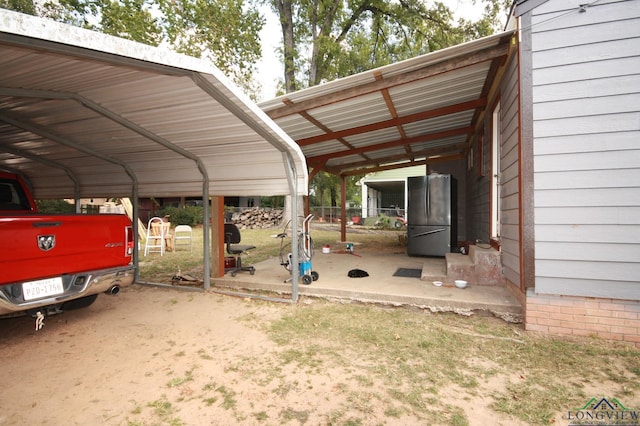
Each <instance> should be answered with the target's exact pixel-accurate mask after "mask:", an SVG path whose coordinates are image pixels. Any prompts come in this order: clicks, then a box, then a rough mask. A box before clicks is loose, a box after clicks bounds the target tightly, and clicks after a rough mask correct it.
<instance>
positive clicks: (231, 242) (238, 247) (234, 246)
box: [224, 223, 256, 277]
mask: <svg viewBox="0 0 640 426" xmlns="http://www.w3.org/2000/svg"><path fill="white" fill-rule="evenodd" d="M240 240H241V237H240V230H239V229H238V227H237V226H236V225H235V224H233V223H225V224H224V242H225V243H226V245H227V253H229V254H230V255H231V256H233V257H234V258H235V260H236V266H234V267H231V268H227V269H225V271H224V272H225V274H226V273H227V272H231V276H232V277H235V276H236V274H237V273H238V272H239V271H248V272H249V273H250V274H251V275H253V274H254V273H255V272H256V270H255V268H254V267H253V266H242V254H243V253H244V252H246V251H247V250H251V249H254V248H256V246H252V245H242V244H239V243H240Z"/></svg>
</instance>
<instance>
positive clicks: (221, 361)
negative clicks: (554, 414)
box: [0, 286, 564, 425]
mask: <svg viewBox="0 0 640 426" xmlns="http://www.w3.org/2000/svg"><path fill="white" fill-rule="evenodd" d="M310 303H313V302H310ZM292 309H300V307H299V306H292V305H287V304H278V303H268V302H264V301H257V300H254V299H242V298H236V297H229V296H223V295H219V294H215V293H211V292H209V293H202V292H189V291H178V290H174V289H164V288H156V287H144V286H133V287H130V288H127V289H123V290H122V291H121V292H120V294H119V295H117V296H107V295H101V296H99V297H98V299H97V301H96V302H95V303H94V304H93V305H92V306H90V307H88V308H85V309H80V310H76V311H68V312H65V313H64V314H61V315H57V316H51V317H48V318H47V319H46V321H45V326H44V328H43V329H42V330H41V331H37V332H36V331H35V329H34V324H33V321H32V319H30V318H26V317H21V318H13V319H4V320H0V358H1V359H2V365H3V369H2V370H3V371H2V377H3V385H4V389H3V390H2V391H1V392H0V407H2V410H1V411H0V425H27V424H29V425H40V424H47V425H101V424H106V425H165V424H167V425H179V424H185V425H232V424H233V425H235V424H244V425H254V424H255V425H276V424H277V425H279V424H292V425H297V424H309V425H319V424H387V425H395V424H405V425H406V424H425V423H424V420H418V419H415V418H412V417H410V416H406V415H405V416H402V415H401V416H387V415H386V413H385V412H384V408H383V407H377V406H376V405H375V404H371V406H370V407H367V409H366V410H364V409H363V408H362V407H358V413H359V415H360V419H362V412H363V411H364V412H366V413H367V415H366V417H367V420H366V421H364V422H362V421H361V420H360V421H359V422H355V423H350V422H348V421H345V418H349V417H348V416H344V415H342V417H341V420H340V421H333V420H332V419H333V418H334V417H333V416H334V415H333V413H335V412H337V411H342V412H343V413H344V411H345V410H348V409H349V406H356V405H358V404H365V405H366V404H369V403H370V401H368V400H367V391H366V388H367V387H369V388H371V387H374V388H375V387H376V384H375V383H362V389H359V390H357V391H356V392H355V393H354V392H345V391H344V389H342V387H341V386H343V384H344V383H345V381H343V380H342V377H343V376H345V375H355V374H357V372H354V371H345V369H343V368H342V367H341V366H340V365H335V366H332V367H330V368H326V366H324V367H323V368H322V370H320V371H315V370H314V371H311V372H309V371H300V370H298V369H297V367H296V364H295V363H290V364H286V365H277V366H276V365H274V364H275V363H281V361H278V360H281V359H282V358H281V357H278V356H276V355H277V354H278V351H281V350H282V348H281V347H280V346H278V345H277V344H276V343H275V342H274V341H272V340H271V339H270V338H269V336H268V334H267V333H266V332H265V331H264V327H263V326H264V324H267V323H269V322H270V321H272V320H275V319H278V318H280V317H281V316H282V315H283V314H285V313H287V312H288V311H290V310H292ZM274 376H277V377H274ZM248 377H250V378H251V379H248ZM348 383H352V382H348ZM483 386H485V387H486V388H487V389H486V392H483V393H480V394H479V395H478V396H477V397H475V399H471V400H469V398H468V397H466V398H465V401H464V402H462V404H459V405H461V406H464V407H465V408H464V410H465V414H466V417H467V418H468V421H469V423H470V424H477V425H486V424H493V425H497V424H504V425H507V424H509V425H513V424H522V423H521V422H518V421H516V420H515V419H511V418H508V417H506V416H504V415H499V414H498V413H496V412H494V411H492V410H491V409H490V408H489V407H488V405H489V402H490V398H488V397H486V396H483V395H489V394H490V391H491V388H492V387H499V386H502V385H501V384H500V383H498V382H496V383H491V381H488V382H487V383H484V384H483ZM354 394H355V395H361V396H362V398H358V399H356V400H351V399H349V398H352V397H353V395H354ZM439 395H443V396H442V397H443V398H445V399H447V400H449V402H451V403H453V404H455V403H456V394H455V390H451V392H447V391H446V390H442V392H440V393H439ZM430 424H431V423H430ZM454 424H455V423H454ZM562 424H564V423H562Z"/></svg>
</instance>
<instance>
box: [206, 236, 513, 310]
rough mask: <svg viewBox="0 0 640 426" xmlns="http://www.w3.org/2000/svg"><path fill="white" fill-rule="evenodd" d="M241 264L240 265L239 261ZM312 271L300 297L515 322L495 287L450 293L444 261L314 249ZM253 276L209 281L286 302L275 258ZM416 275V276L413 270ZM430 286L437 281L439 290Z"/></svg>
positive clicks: (506, 295)
mask: <svg viewBox="0 0 640 426" xmlns="http://www.w3.org/2000/svg"><path fill="white" fill-rule="evenodd" d="M245 263H246V262H245ZM312 265H313V270H314V271H316V272H317V273H318V274H319V279H318V280H317V281H313V282H312V283H311V284H310V285H304V284H302V283H300V284H299V286H298V293H299V295H300V296H311V297H321V298H329V299H343V300H349V301H357V302H363V303H379V304H388V305H398V306H401V305H407V306H417V307H421V308H425V309H430V310H431V311H433V312H457V313H460V314H467V315H470V314H472V313H473V312H477V313H490V314H493V315H495V316H498V317H501V318H504V319H505V320H508V321H514V322H519V321H520V320H521V316H522V307H521V306H520V304H519V302H518V301H517V300H516V298H515V297H514V296H513V295H511V294H510V292H509V291H508V290H507V289H506V288H504V287H503V286H501V285H478V284H477V283H474V282H472V281H469V285H468V286H467V287H466V288H465V289H459V288H456V287H455V286H454V285H453V284H454V283H453V280H452V279H451V278H450V277H449V278H447V275H446V273H447V272H446V271H447V264H446V260H445V258H426V257H410V256H407V255H406V254H400V253H370V252H368V253H361V254H360V253H358V251H357V247H356V250H355V252H354V253H353V254H351V253H348V252H346V250H332V251H331V252H330V253H322V252H321V251H320V250H317V249H316V253H315V254H314V256H313V258H312ZM254 266H255V268H256V272H255V275H250V274H249V273H248V272H238V274H237V275H236V276H235V277H232V276H231V274H229V273H228V274H226V275H225V276H224V277H221V278H215V279H213V280H212V289H214V290H218V291H246V290H251V291H261V290H262V291H269V292H273V293H277V294H279V295H280V296H282V297H287V298H289V297H290V295H291V292H292V286H291V283H290V282H285V280H286V279H287V278H289V277H290V274H289V272H288V271H287V270H286V269H285V268H284V267H283V266H281V265H280V261H279V259H277V258H272V259H269V260H266V261H263V262H259V263H255V264H254ZM399 268H404V269H409V270H412V271H409V272H415V273H416V274H419V276H417V277H401V276H394V273H396V271H397V270H398V269H399ZM352 269H360V270H363V271H366V272H367V273H368V276H367V277H363V278H350V277H349V276H348V272H349V271H350V270H352ZM416 270H417V271H416ZM433 281H442V282H443V285H442V286H441V287H436V286H434V285H433Z"/></svg>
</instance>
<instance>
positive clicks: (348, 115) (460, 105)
mask: <svg viewBox="0 0 640 426" xmlns="http://www.w3.org/2000/svg"><path fill="white" fill-rule="evenodd" d="M513 35H514V31H507V32H503V33H500V34H496V35H493V36H489V37H485V38H482V39H479V40H475V41H472V42H468V43H464V44H460V45H457V46H453V47H450V48H447V49H443V50H439V51H436V52H433V53H429V54H426V55H422V56H419V57H416V58H412V59H409V60H405V61H402V62H398V63H395V64H391V65H388V66H384V67H381V68H377V69H374V70H370V71H366V72H362V73H360V74H357V75H353V76H350V77H345V78H342V79H340V80H336V81H332V82H329V83H325V84H322V85H319V86H314V87H311V88H309V89H306V90H301V91H299V92H295V93H290V94H287V95H285V96H281V97H278V98H275V99H272V100H269V101H266V102H262V103H260V104H259V106H260V107H261V108H262V110H263V111H265V112H266V113H267V114H268V115H269V116H270V117H271V118H272V119H274V121H275V122H276V123H277V124H278V125H279V126H280V127H281V128H282V129H283V130H284V131H285V132H287V133H288V134H289V135H290V136H291V137H292V138H293V139H295V140H296V142H297V143H298V145H300V147H301V148H302V151H303V152H304V154H305V157H306V159H307V164H308V165H309V166H310V167H312V168H313V173H315V172H316V171H318V170H326V171H328V172H330V173H333V174H336V175H358V174H366V173H369V172H373V171H381V170H386V169H391V168H400V167H407V166H414V165H420V164H427V163H432V162H437V161H446V160H454V159H460V158H463V156H464V154H465V152H466V150H467V148H468V143H469V142H470V138H471V137H472V135H473V133H474V131H475V129H476V127H477V125H478V123H479V120H480V119H481V117H482V116H483V114H484V111H485V109H486V108H487V107H488V105H487V102H488V99H489V98H490V94H491V93H492V91H493V90H495V87H494V86H495V85H494V82H495V81H496V80H497V79H496V76H497V75H498V74H499V72H500V71H501V66H502V65H503V64H504V63H505V60H506V58H507V55H508V54H509V52H510V46H511V38H512V37H513Z"/></svg>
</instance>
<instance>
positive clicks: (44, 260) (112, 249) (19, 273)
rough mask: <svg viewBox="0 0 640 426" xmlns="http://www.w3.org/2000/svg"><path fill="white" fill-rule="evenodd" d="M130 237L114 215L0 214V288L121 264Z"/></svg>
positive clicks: (124, 224) (127, 227) (128, 228)
mask: <svg viewBox="0 0 640 426" xmlns="http://www.w3.org/2000/svg"><path fill="white" fill-rule="evenodd" d="M132 235H133V234H132V232H131V222H130V221H129V219H128V218H127V217H126V216H124V215H120V214H100V215H23V216H12V217H2V216H0V241H1V242H2V250H1V251H2V253H3V255H2V256H0V270H1V271H2V273H1V275H0V284H7V283H15V282H20V281H24V280H27V279H28V280H33V279H39V278H47V277H52V276H59V275H63V274H69V273H74V272H82V271H92V270H97V269H104V268H110V267H116V266H126V265H128V264H129V263H130V262H131V247H132V246H131V245H130V243H131V241H130V240H129V238H132ZM128 245H129V247H127V246H128Z"/></svg>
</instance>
